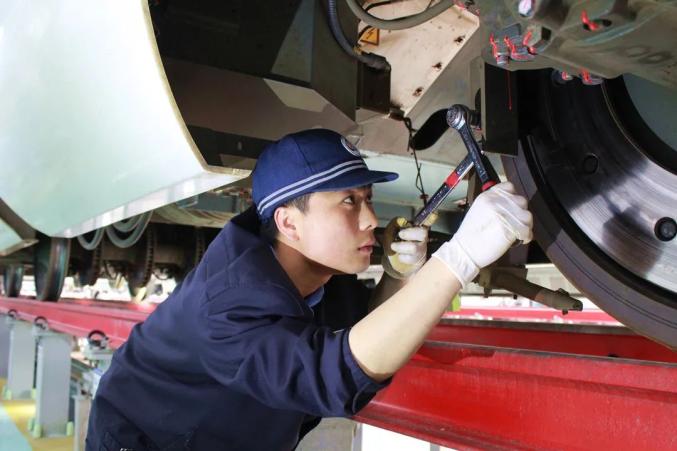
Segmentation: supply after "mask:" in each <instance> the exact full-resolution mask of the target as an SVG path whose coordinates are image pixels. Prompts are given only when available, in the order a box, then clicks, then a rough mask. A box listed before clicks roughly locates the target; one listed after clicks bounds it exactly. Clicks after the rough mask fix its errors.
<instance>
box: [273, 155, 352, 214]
mask: <svg viewBox="0 0 677 451" xmlns="http://www.w3.org/2000/svg"><path fill="white" fill-rule="evenodd" d="M354 164H364V161H362V160H361V159H360V160H350V161H346V162H344V163H341V164H337V165H336V166H334V167H333V168H330V169H327V170H326V171H322V172H318V173H317V174H313V175H311V176H309V177H306V178H304V179H301V180H299V181H297V182H294V183H292V184H291V185H287V186H284V187H282V188H280V189H278V190H277V191H275V192H273V193H271V194H269V195H267V196H266V197H264V198H263V199H261V202H260V203H259V205H263V204H265V203H266V202H267V201H268V199H270V198H271V197H277V196H278V195H279V194H282V192H284V191H287V190H290V189H292V188H295V187H297V186H299V185H302V184H304V183H308V182H310V181H311V180H314V179H316V178H318V177H323V176H325V175H327V174H329V173H331V172H334V171H337V170H339V169H341V168H342V167H345V166H350V165H354Z"/></svg>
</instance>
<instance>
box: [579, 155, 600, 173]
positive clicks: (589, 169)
mask: <svg viewBox="0 0 677 451" xmlns="http://www.w3.org/2000/svg"><path fill="white" fill-rule="evenodd" d="M582 167H583V172H584V173H585V174H594V173H595V172H597V169H598V168H599V159H598V158H597V155H595V154H594V153H589V154H587V155H586V156H585V158H583V164H582Z"/></svg>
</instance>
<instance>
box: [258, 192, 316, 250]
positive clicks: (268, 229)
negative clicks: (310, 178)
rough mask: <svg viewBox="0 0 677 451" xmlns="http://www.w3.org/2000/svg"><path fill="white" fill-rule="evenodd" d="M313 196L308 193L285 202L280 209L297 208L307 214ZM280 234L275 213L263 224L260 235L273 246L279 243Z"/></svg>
mask: <svg viewBox="0 0 677 451" xmlns="http://www.w3.org/2000/svg"><path fill="white" fill-rule="evenodd" d="M311 194H313V193H308V194H304V195H302V196H299V197H295V198H293V199H291V200H289V201H287V202H285V203H284V204H282V205H280V207H295V208H296V209H298V210H299V211H300V212H301V213H304V214H305V212H306V211H308V201H309V200H310V195H311ZM280 207H277V208H280ZM279 233H280V231H279V230H278V228H277V224H275V213H274V212H273V216H271V217H270V218H269V219H268V220H267V221H265V222H262V223H261V230H260V235H261V238H263V239H264V240H266V241H267V242H269V243H270V244H273V243H275V241H277V237H278V235H279Z"/></svg>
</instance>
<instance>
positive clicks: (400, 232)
mask: <svg viewBox="0 0 677 451" xmlns="http://www.w3.org/2000/svg"><path fill="white" fill-rule="evenodd" d="M395 235H397V237H399V239H400V240H402V241H394V240H395ZM383 236H384V238H383V259H382V264H383V269H384V270H385V272H386V273H387V274H388V275H389V276H391V277H393V278H395V279H406V278H408V277H409V276H411V275H412V274H414V273H415V272H416V271H418V270H419V268H421V266H423V264H424V263H425V261H426V252H427V249H428V229H427V228H426V227H412V226H411V225H410V224H409V222H408V221H407V220H406V219H404V218H395V219H393V220H392V221H390V223H388V226H387V227H386V230H385V232H384V234H383Z"/></svg>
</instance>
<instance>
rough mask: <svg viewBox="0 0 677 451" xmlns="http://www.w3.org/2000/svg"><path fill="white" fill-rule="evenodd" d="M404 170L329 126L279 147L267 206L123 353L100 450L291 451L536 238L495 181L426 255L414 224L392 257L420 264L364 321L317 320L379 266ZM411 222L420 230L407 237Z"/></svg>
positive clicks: (380, 379)
mask: <svg viewBox="0 0 677 451" xmlns="http://www.w3.org/2000/svg"><path fill="white" fill-rule="evenodd" d="M395 178H397V175H396V174H394V173H389V172H378V171H370V170H369V169H368V168H367V166H366V165H365V163H364V161H363V160H362V158H361V157H360V154H359V152H358V151H357V150H356V149H355V148H354V147H353V146H352V145H351V144H350V143H349V142H348V141H346V139H345V138H343V137H342V136H341V135H339V134H337V133H334V132H332V131H329V130H309V131H304V132H300V133H296V134H292V135H289V136H286V137H284V138H283V139H281V140H280V141H278V142H276V143H274V144H272V145H271V146H269V147H268V148H267V149H266V150H265V151H264V152H263V154H262V155H261V156H260V158H259V160H258V162H257V165H256V168H255V170H254V172H253V198H254V203H255V208H251V209H249V210H248V211H246V212H244V213H242V214H241V215H239V216H238V217H236V218H234V219H233V220H232V221H231V222H230V223H228V224H227V225H226V226H225V227H224V228H223V230H222V231H221V232H220V233H219V235H218V236H217V237H216V238H215V240H214V241H213V242H212V243H211V244H210V246H209V248H208V249H207V252H206V253H205V256H204V258H203V259H202V261H201V262H200V264H199V265H198V266H197V267H196V268H195V269H194V270H193V271H192V272H191V273H190V274H189V275H188V276H187V277H186V278H185V280H184V281H183V283H182V284H181V285H180V286H178V287H177V288H176V290H175V291H174V292H173V293H172V295H171V296H169V297H168V298H167V300H166V301H164V302H163V303H162V304H160V305H159V306H158V308H157V309H156V310H155V312H153V313H152V314H151V315H150V316H149V317H148V319H147V320H146V321H145V322H144V323H143V324H140V325H138V326H136V327H135V328H134V330H133V331H132V334H131V335H130V337H129V340H128V341H127V343H125V345H123V346H122V347H121V348H120V349H119V350H118V351H117V352H116V353H115V356H114V358H113V362H112V365H111V367H110V369H109V370H108V371H107V372H106V374H105V375H104V377H103V378H102V380H101V383H100V385H99V388H98V392H97V395H96V397H95V399H94V404H93V408H92V414H91V417H90V422H89V431H88V437H87V449H88V450H102V449H103V450H111V451H112V450H114V451H118V450H121V449H134V450H137V451H138V450H145V449H151V450H158V449H160V450H179V449H194V450H207V451H214V450H290V449H293V448H294V447H295V446H296V444H297V443H298V441H299V439H300V436H302V435H303V434H304V433H305V432H307V431H308V430H309V429H310V428H312V427H313V426H314V425H315V424H317V421H318V420H317V418H319V417H329V416H352V415H354V414H355V413H357V412H358V411H359V410H360V409H361V408H362V407H364V406H365V405H366V404H367V403H368V402H369V400H370V399H371V398H372V397H373V396H374V394H375V393H376V392H377V391H378V390H380V389H381V388H383V387H384V386H386V385H387V383H388V380H389V378H390V377H391V376H392V375H393V374H394V373H395V372H396V371H397V370H398V369H399V368H400V367H401V366H402V365H404V364H405V362H406V361H407V360H408V359H409V357H410V356H411V355H412V353H414V352H415V351H416V349H417V348H418V347H419V346H420V344H421V343H422V342H423V339H424V338H425V336H426V335H427V333H428V332H429V330H430V329H431V328H432V327H433V326H434V325H435V324H436V323H437V321H438V320H439V318H440V315H441V314H442V312H444V310H445V308H446V307H447V305H448V304H449V301H450V300H451V299H452V297H453V296H454V295H455V294H456V293H457V292H458V291H459V289H460V288H461V287H462V286H463V285H465V284H466V283H468V282H470V281H471V280H472V279H474V278H475V276H476V275H477V273H478V271H479V269H480V268H481V267H483V266H486V265H488V264H490V263H491V262H493V261H495V260H496V259H497V258H499V257H500V256H501V255H503V253H505V251H506V250H507V249H508V248H509V247H510V245H511V244H512V243H513V242H514V241H515V240H516V239H520V240H522V241H525V242H527V241H529V240H530V239H531V215H530V214H529V212H528V211H527V210H526V200H525V199H524V198H522V197H520V196H517V195H515V194H514V193H513V189H512V186H511V185H510V184H508V183H503V184H500V185H497V186H496V187H494V188H492V189H491V190H490V191H489V192H487V193H484V194H482V195H480V196H479V197H478V198H477V199H476V200H475V202H474V203H473V205H472V207H471V208H470V210H469V211H468V213H467V215H466V217H465V219H464V221H463V223H462V225H461V227H460V228H459V230H458V232H457V233H456V234H455V235H454V237H453V238H452V239H451V240H450V241H449V242H447V243H445V244H444V245H443V246H442V247H441V248H440V249H439V250H438V251H437V252H436V253H435V254H434V255H433V256H434V257H435V258H432V259H430V260H429V261H428V262H427V263H425V264H423V262H424V259H425V244H424V242H423V240H424V239H425V236H424V234H423V235H422V234H421V231H422V229H405V230H404V231H403V232H402V233H401V237H403V238H404V240H405V241H404V242H400V243H395V244H394V245H393V249H394V250H396V251H398V252H399V253H400V254H399V256H398V255H395V256H394V257H397V260H398V261H397V263H398V264H397V265H394V266H397V267H398V268H399V271H400V272H401V273H413V272H415V270H418V271H417V272H416V273H415V274H414V275H412V276H411V277H409V280H408V283H407V284H406V285H405V286H404V287H403V288H402V289H400V290H399V291H397V292H396V293H395V294H394V295H392V296H390V297H389V298H388V299H387V300H385V302H377V304H379V303H380V305H379V306H378V307H377V308H376V309H374V310H373V311H372V312H370V313H369V314H367V315H366V316H364V318H363V319H361V320H359V321H357V323H356V324H354V325H352V327H347V328H345V329H343V330H335V329H333V328H331V327H327V326H321V325H318V324H317V321H316V318H315V317H314V310H313V308H314V307H317V303H318V302H320V301H321V299H322V297H323V286H324V285H325V284H327V282H328V281H329V280H330V278H331V277H332V276H333V275H336V274H355V273H357V272H360V271H363V270H365V269H366V268H367V266H368V265H369V261H370V256H371V253H372V249H373V246H374V245H375V240H374V229H375V228H376V226H377V219H376V216H375V215H374V212H373V209H372V205H371V185H372V184H373V183H381V182H386V181H390V180H394V179H395ZM412 234H413V235H415V236H416V237H417V238H418V239H419V241H411V242H407V241H406V240H407V239H408V238H409V235H412ZM419 268H420V269H419ZM347 301H348V300H347V299H346V305H348V302H347Z"/></svg>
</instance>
